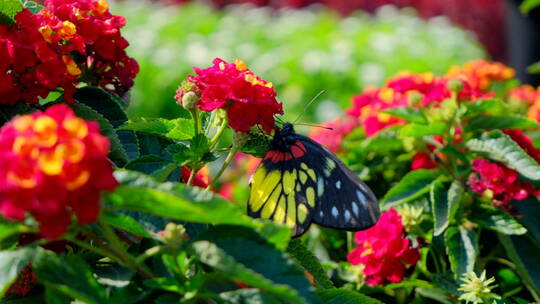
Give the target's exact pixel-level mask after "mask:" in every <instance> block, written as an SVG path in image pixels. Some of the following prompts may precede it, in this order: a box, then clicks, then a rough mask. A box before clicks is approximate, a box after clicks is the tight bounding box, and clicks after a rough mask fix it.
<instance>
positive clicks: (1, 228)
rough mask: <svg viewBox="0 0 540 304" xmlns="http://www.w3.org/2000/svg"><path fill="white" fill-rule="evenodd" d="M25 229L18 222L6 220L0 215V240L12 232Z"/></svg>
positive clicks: (12, 233)
mask: <svg viewBox="0 0 540 304" xmlns="http://www.w3.org/2000/svg"><path fill="white" fill-rule="evenodd" d="M26 230H27V229H26V227H25V226H23V225H21V224H20V223H17V222H11V221H7V220H4V219H3V218H2V217H0V242H2V241H3V240H4V239H6V238H8V237H10V236H12V235H14V234H17V233H21V232H25V231H26Z"/></svg>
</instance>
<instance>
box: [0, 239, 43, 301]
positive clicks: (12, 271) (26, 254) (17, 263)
mask: <svg viewBox="0 0 540 304" xmlns="http://www.w3.org/2000/svg"><path fill="white" fill-rule="evenodd" d="M35 255H36V249H35V248H31V247H21V248H18V249H15V250H11V251H0V273H1V274H2V275H0V298H1V295H4V293H5V292H6V290H7V289H8V288H9V286H11V284H12V283H13V282H14V281H15V279H17V276H18V275H19V273H20V272H21V271H22V270H23V269H24V268H25V267H26V266H28V264H29V263H30V262H31V261H32V260H33V259H34V256H35Z"/></svg>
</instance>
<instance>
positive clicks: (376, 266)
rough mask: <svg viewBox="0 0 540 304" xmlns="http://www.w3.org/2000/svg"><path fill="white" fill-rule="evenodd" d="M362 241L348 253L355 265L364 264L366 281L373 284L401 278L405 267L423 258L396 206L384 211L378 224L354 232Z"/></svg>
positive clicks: (357, 238) (390, 281) (356, 238)
mask: <svg viewBox="0 0 540 304" xmlns="http://www.w3.org/2000/svg"><path fill="white" fill-rule="evenodd" d="M354 241H355V242H356V243H357V244H358V245H359V246H358V247H357V248H355V249H353V251H351V252H350V253H349V255H348V256H347V260H348V261H349V263H351V264H352V265H358V264H362V265H364V269H363V272H364V275H365V276H366V283H367V284H368V285H370V286H375V285H383V284H386V283H397V282H401V281H402V280H403V278H404V277H405V275H406V270H407V269H408V268H410V267H412V266H414V265H416V263H417V262H418V260H419V259H420V249H419V248H412V244H411V241H410V240H409V239H408V238H407V237H406V234H405V231H404V229H403V224H402V223H401V216H400V215H399V214H398V213H397V211H396V210H395V209H393V208H391V209H390V210H388V211H387V212H385V213H383V214H382V215H381V217H380V219H379V221H378V222H377V224H376V225H375V226H373V227H371V228H369V229H367V230H363V231H358V232H356V233H355V239H354Z"/></svg>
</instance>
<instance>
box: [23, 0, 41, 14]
mask: <svg viewBox="0 0 540 304" xmlns="http://www.w3.org/2000/svg"><path fill="white" fill-rule="evenodd" d="M21 2H22V6H23V7H24V8H26V9H28V10H30V11H31V12H32V14H34V15H35V14H37V13H39V11H41V10H42V9H43V5H41V4H39V3H37V2H35V1H30V0H21Z"/></svg>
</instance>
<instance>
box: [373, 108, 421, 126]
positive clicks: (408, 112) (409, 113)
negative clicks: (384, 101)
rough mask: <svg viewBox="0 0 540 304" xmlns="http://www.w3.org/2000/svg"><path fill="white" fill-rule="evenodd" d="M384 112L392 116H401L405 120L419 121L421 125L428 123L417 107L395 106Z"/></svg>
mask: <svg viewBox="0 0 540 304" xmlns="http://www.w3.org/2000/svg"><path fill="white" fill-rule="evenodd" d="M383 112H384V113H388V114H390V115H392V116H395V117H399V118H403V119H405V120H406V121H409V122H414V123H419V124H422V125H425V124H427V123H428V121H427V119H426V117H425V116H424V114H422V112H421V111H420V110H418V109H413V108H410V107H397V108H391V109H387V110H384V111H383Z"/></svg>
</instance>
